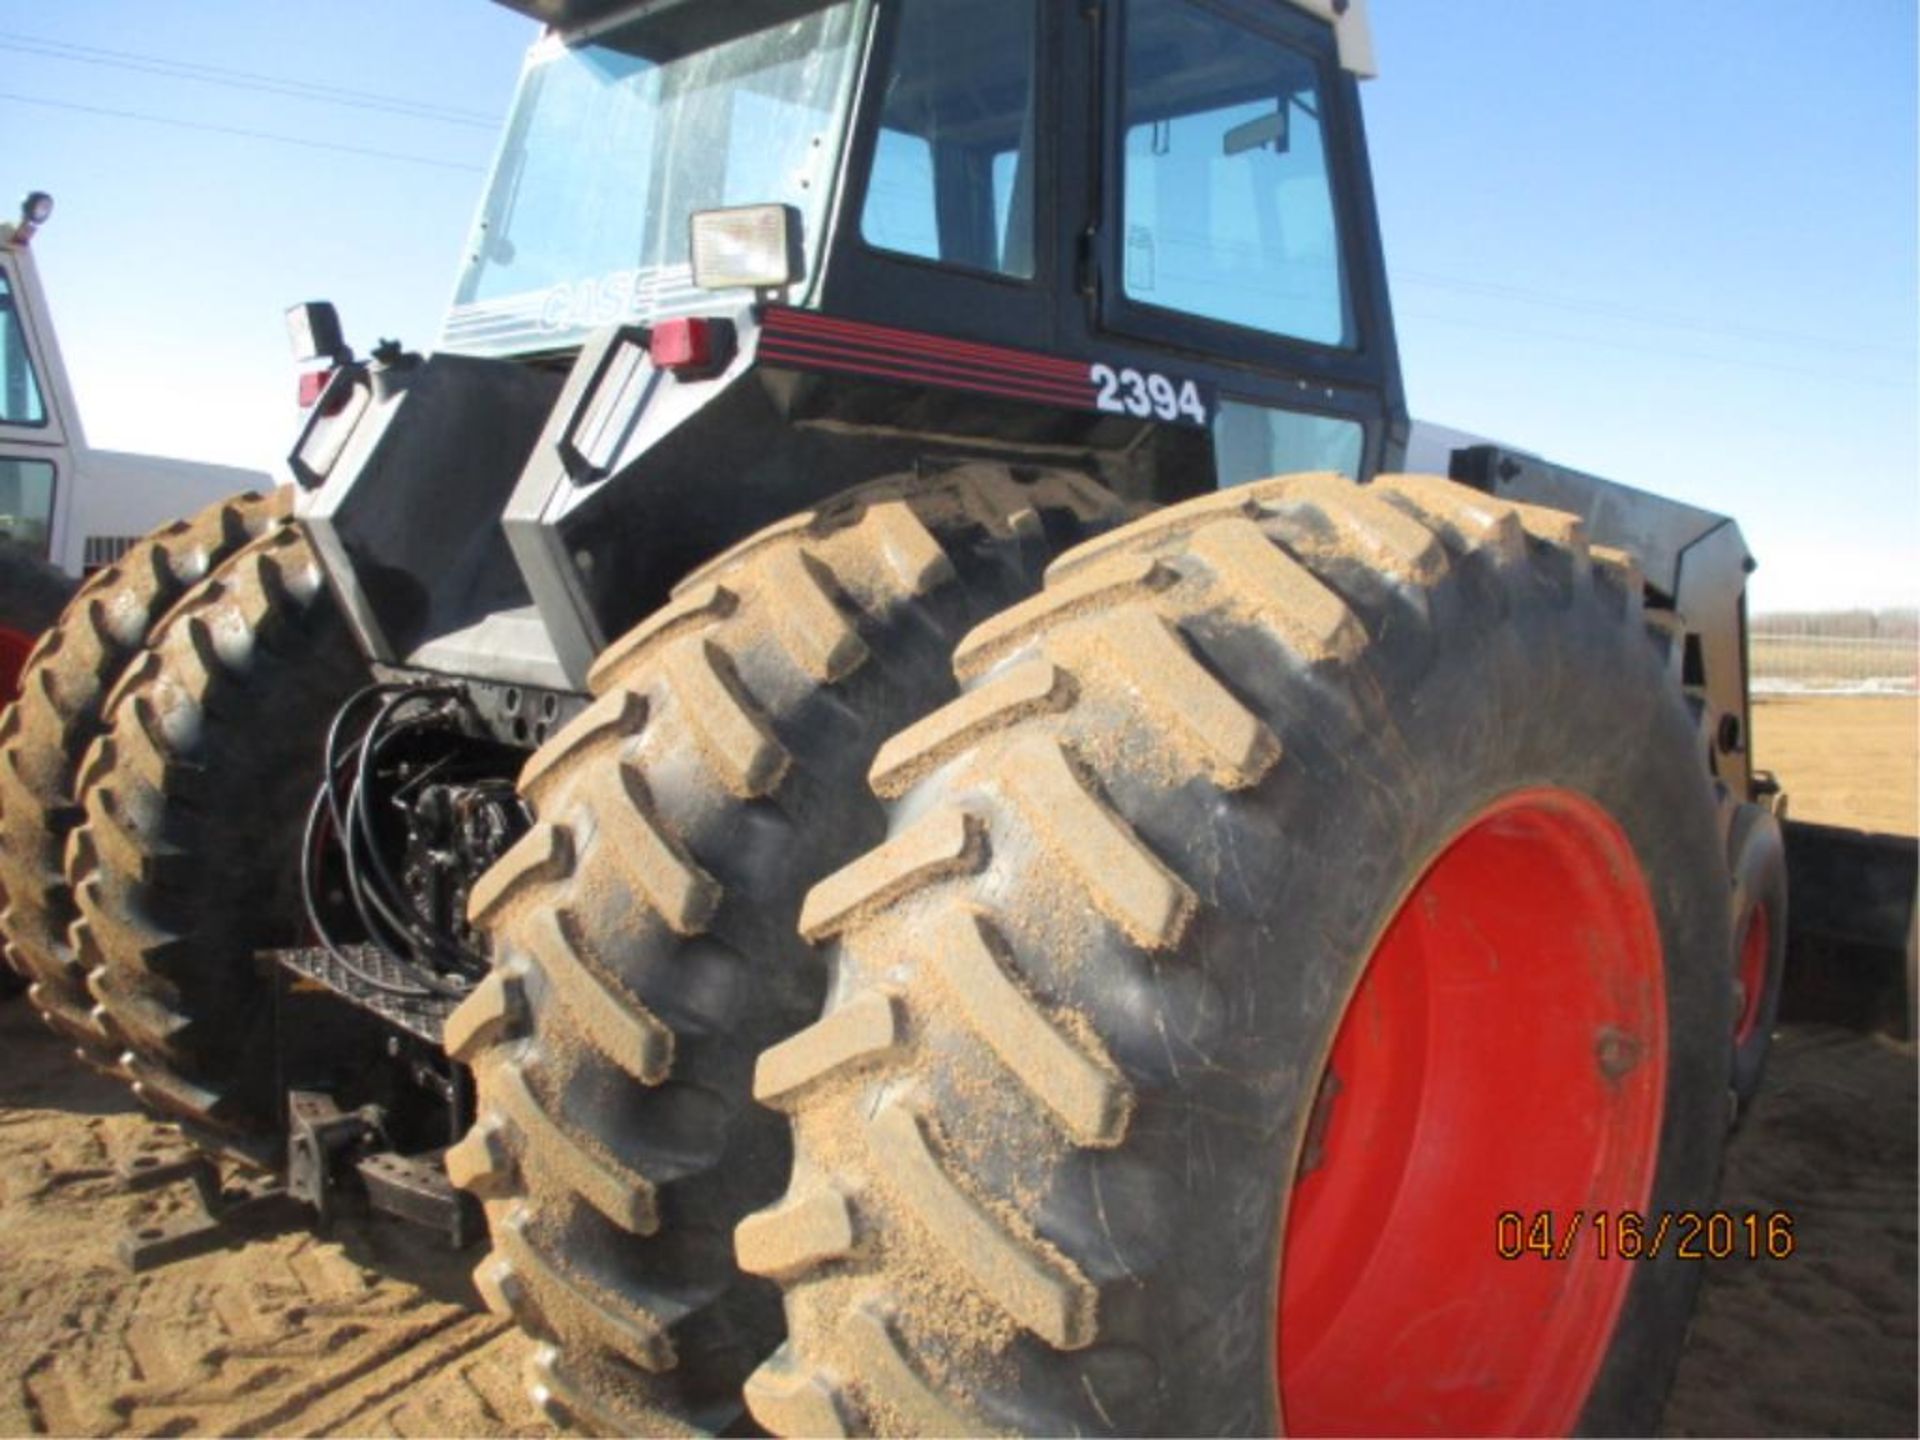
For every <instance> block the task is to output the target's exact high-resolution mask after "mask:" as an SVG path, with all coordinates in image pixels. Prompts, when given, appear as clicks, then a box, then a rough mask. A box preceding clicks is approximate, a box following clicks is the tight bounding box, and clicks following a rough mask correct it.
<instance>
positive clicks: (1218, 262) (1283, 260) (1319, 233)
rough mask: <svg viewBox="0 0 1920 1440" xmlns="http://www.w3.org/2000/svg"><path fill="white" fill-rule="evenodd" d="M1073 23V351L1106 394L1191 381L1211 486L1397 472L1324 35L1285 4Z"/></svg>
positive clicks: (1184, 0)
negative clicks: (1111, 372) (1092, 80)
mask: <svg viewBox="0 0 1920 1440" xmlns="http://www.w3.org/2000/svg"><path fill="white" fill-rule="evenodd" d="M1090 12H1091V13H1092V14H1093V15H1095V16H1097V21H1096V22H1095V23H1097V24H1098V25H1099V28H1100V31H1101V34H1100V35H1099V36H1098V37H1097V42H1096V44H1094V45H1093V46H1090V47H1089V50H1090V52H1091V53H1092V55H1093V57H1094V60H1095V64H1096V65H1097V67H1098V71H1099V77H1098V85H1099V94H1098V98H1097V101H1096V106H1095V110H1096V113H1097V114H1098V116H1099V124H1100V129H1101V135H1100V137H1099V139H1098V141H1097V143H1096V144H1095V145H1094V146H1093V147H1092V148H1091V153H1090V164H1092V165H1093V166H1095V167H1097V170H1098V178H1097V181H1096V183H1094V184H1093V185H1091V186H1089V189H1090V191H1091V192H1092V193H1093V194H1095V195H1096V196H1098V197H1099V199H1098V202H1097V211H1096V213H1095V214H1093V215H1091V216H1090V217H1089V228H1088V237H1089V238H1088V241H1087V242H1086V246H1085V248H1086V251H1087V254H1086V261H1087V263H1088V265H1089V267H1090V268H1091V270H1092V272H1093V273H1092V276H1091V283H1089V284H1088V285H1087V286H1086V287H1085V292H1086V293H1085V294H1084V295H1083V297H1082V299H1081V304H1080V305H1079V307H1078V310H1079V314H1080V315H1081V316H1082V317H1083V319H1082V321H1081V323H1083V324H1086V325H1088V326H1089V327H1090V328H1091V329H1092V331H1093V335H1092V336H1091V343H1092V345H1093V347H1094V348H1095V349H1097V350H1102V351H1107V352H1111V353H1113V354H1115V355H1116V356H1118V357H1119V358H1118V359H1116V361H1115V368H1119V369H1120V373H1121V374H1122V377H1123V379H1124V378H1125V377H1126V376H1128V375H1130V374H1132V373H1134V372H1136V371H1137V372H1138V373H1140V374H1141V375H1142V377H1143V379H1144V381H1147V382H1157V381H1159V379H1160V378H1161V376H1162V375H1165V376H1167V377H1168V378H1169V379H1171V380H1173V381H1174V382H1175V383H1177V384H1181V385H1184V383H1185V380H1186V379H1187V378H1189V377H1192V378H1197V379H1198V380H1199V381H1200V383H1201V385H1202V386H1203V387H1204V392H1205V393H1206V395H1207V401H1206V404H1207V409H1208V426H1209V429H1210V430H1211V433H1212V437H1213V442H1214V443H1213V448H1214V464H1215V483H1217V484H1219V485H1223V486H1224V485H1233V484H1239V483H1243V482H1245V481H1248V480H1254V479H1258V478H1262V477H1264V476H1268V475H1274V474H1284V473H1287V472H1290V471H1298V470H1336V471H1340V472H1341V473H1344V474H1347V475H1350V476H1352V477H1353V478H1354V479H1356V480H1362V479H1367V478H1370V477H1371V476H1372V475H1373V474H1374V473H1377V472H1378V471H1379V470H1380V469H1382V468H1384V467H1385V466H1386V465H1387V464H1389V463H1397V458H1398V454H1399V452H1400V451H1401V450H1402V449H1403V448H1404V445H1405V439H1406V407H1405V400H1404V397H1403V394H1402V391H1401V383H1400V373H1399V364H1398V358H1397V353H1396V349H1395V344H1394V335H1393V324H1392V317H1391V313H1390V311H1389V308H1388V303H1387V290H1386V280H1385V273H1384V267H1383V265H1382V262H1381V254H1380V245H1379V227H1378V221H1377V219H1376V216H1375V211H1374V201H1373V193H1372V187H1371V179H1370V176H1369V174H1368V168H1367V157H1366V141H1365V135H1364V131H1363V128H1362V125H1361V118H1360V102H1359V91H1358V86H1357V84H1356V82H1355V80H1354V78H1353V77H1352V76H1351V75H1349V74H1347V73H1345V72H1343V71H1342V70H1341V68H1340V65H1339V60H1338V55H1337V51H1336V47H1335V44H1334V38H1333V31H1332V27H1331V26H1329V25H1327V24H1325V23H1324V22H1322V21H1320V20H1318V19H1316V18H1315V17H1313V16H1311V15H1309V14H1306V13H1304V12H1303V11H1302V10H1301V9H1300V8H1299V7H1297V6H1295V5H1292V4H1290V3H1285V0H1100V3H1099V4H1098V5H1097V6H1096V7H1090ZM1122 367H1124V368H1122ZM1162 388H1164V387H1162ZM1123 398H1124V392H1123Z"/></svg>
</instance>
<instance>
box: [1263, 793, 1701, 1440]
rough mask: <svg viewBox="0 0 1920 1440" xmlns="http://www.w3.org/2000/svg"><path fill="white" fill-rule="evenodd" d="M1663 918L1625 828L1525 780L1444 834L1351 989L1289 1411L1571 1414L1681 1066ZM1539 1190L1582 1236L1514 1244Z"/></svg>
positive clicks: (1338, 1427)
mask: <svg viewBox="0 0 1920 1440" xmlns="http://www.w3.org/2000/svg"><path fill="white" fill-rule="evenodd" d="M1666 1032H1667V1015H1666V987H1665V971H1664V966H1663V964H1662V959H1661V946H1660V937H1659V929H1658V926H1657V924H1656V922H1655V919H1654V913H1653V903H1652V899H1651V897H1650V895H1649V892H1648V887H1647V883H1646V879H1645V877H1644V875H1643V874H1642V873H1641V870H1640V867H1639V864H1638V862H1637V861H1636V860H1635V858H1634V854H1633V849H1632V846H1631V845H1630V844H1629V842H1628V840H1627V838H1626V836H1625V834H1624V833H1622V831H1621V829H1620V827H1619V826H1618V825H1617V824H1616V823H1615V822H1614V820H1613V819H1612V817H1610V816H1609V815H1608V814H1607V813H1606V812H1605V811H1604V810H1602V809H1601V808H1600V807H1599V806H1598V805H1596V804H1595V803H1594V802H1593V801H1591V800H1589V799H1587V798H1585V797H1584V796H1581V795H1577V794H1574V793H1572V792H1570V791H1565V790H1558V789H1529V790H1524V791H1520V792H1517V793H1514V794H1511V795H1509V796H1507V797H1506V798H1504V799H1502V800H1500V801H1499V802H1498V803H1496V804H1494V805H1492V806H1490V807H1489V808H1488V809H1486V810H1483V811H1482V812H1480V813H1479V814H1478V815H1476V816H1475V817H1474V818H1473V819H1472V820H1471V821H1469V822H1468V823H1467V824H1466V825H1464V826H1463V827H1461V829H1460V830H1459V831H1458V832H1457V833H1456V834H1455V835H1454V836H1453V838H1452V839H1451V840H1450V841H1448V843H1447V844H1446V845H1444V846H1442V847H1441V848H1440V849H1439V850H1438V852H1437V853H1436V858H1435V859H1434V860H1433V861H1432V862H1431V864H1429V865H1428V866H1427V868H1426V869H1425V871H1424V872H1423V873H1422V875H1421V878H1420V879H1419V881H1418V882H1417V883H1416V884H1415V885H1414V887H1413V889H1412V891H1411V893H1410V894H1408V895H1407V897H1406V898H1405V900H1404V901H1403V902H1402V903H1401V904H1400V906H1399V908H1398V909H1397V910H1396V912H1395V914H1394V916H1393V919H1392V920H1391V921H1390V922H1389V923H1388V925H1387V927H1386V928H1385V930H1384V931H1383V932H1382V934H1381V938H1380V940H1379V942H1378V944H1377V946H1376V947H1375V949H1374V952H1373V954H1372V955H1371V957H1369V959H1368V962H1367V964H1366V966H1365V968H1364V970H1363V971H1362V973H1361V977H1360V980H1359V983H1358V984H1357V986H1356V988H1355V990H1354V993H1353V995H1352V997H1351V998H1350V1000H1349V1001H1348V1004H1347V1008H1346V1010H1345V1012H1344V1014H1343V1016H1342V1019H1341V1023H1340V1027H1339V1029H1338V1031H1337V1032H1336V1034H1335V1036H1334V1042H1333V1045H1332V1049H1331V1052H1330V1055H1329V1057H1328V1061H1327V1065H1326V1067H1325V1070H1324V1072H1323V1077H1322V1082H1321V1084H1320V1086H1319V1092H1318V1093H1319V1099H1318V1100H1317V1101H1316V1103H1315V1106H1314V1114H1313V1119H1312V1120H1311V1122H1310V1123H1309V1125H1308V1135H1307V1140H1306V1143H1305V1145H1304V1147H1303V1153H1302V1154H1301V1156H1300V1159H1299V1162H1298V1166H1297V1168H1296V1170H1295V1174H1294V1185H1293V1190H1292V1195H1291V1199H1290V1204H1289V1207H1288V1208H1289V1213H1288V1216H1287V1221H1286V1225H1287V1232H1286V1237H1285V1240H1286V1243H1285V1245H1284V1246H1283V1247H1282V1264H1281V1273H1280V1275H1279V1277H1278V1281H1277V1285H1276V1294H1277V1299H1276V1305H1277V1311H1278V1313H1277V1315H1276V1325H1275V1336H1276V1347H1275V1349H1276V1353H1275V1364H1276V1374H1277V1381H1278V1385H1279V1392H1280V1402H1281V1409H1282V1414H1283V1416H1284V1419H1285V1427H1286V1429H1287V1431H1288V1432H1289V1433H1293V1434H1348V1435H1496V1434H1533V1435H1548V1434H1565V1433H1567V1432H1569V1431H1570V1430H1571V1429H1572V1428H1573V1427H1574V1425H1575V1423H1576V1422H1577V1420H1578V1419H1579V1416H1580V1412H1581V1410H1582V1408H1583V1407H1584V1405H1585V1403H1586V1400H1587V1397H1588V1396H1589V1394H1590V1393H1591V1392H1592V1390H1593V1386H1594V1382H1595V1379H1596V1377H1597V1376H1598V1374H1599V1370H1600V1365H1601V1361H1602V1360H1603V1358H1604V1357H1605V1355H1606V1352H1607V1348H1608V1343H1609V1341H1610V1340H1611V1338H1612V1335H1613V1332H1614V1327H1615V1325H1616V1323H1617V1321H1618V1319H1619V1316H1620V1311H1621V1307H1622V1305H1623V1304H1624V1302H1625V1299H1626V1293H1627V1286H1628V1281H1629V1279H1630V1277H1631V1275H1632V1273H1633V1268H1634V1266H1635V1264H1637V1263H1643V1262H1636V1261H1631V1260H1621V1259H1619V1258H1617V1256H1616V1255H1614V1254H1612V1253H1609V1254H1608V1255H1607V1256H1606V1257H1605V1258H1602V1256H1601V1253H1600V1248H1599V1245H1598V1243H1597V1241H1598V1237H1597V1235H1596V1234H1595V1233H1593V1232H1592V1230H1591V1228H1589V1229H1588V1230H1586V1231H1585V1232H1582V1231H1579V1230H1573V1231H1570V1230H1569V1227H1571V1226H1572V1225H1573V1224H1574V1223H1575V1222H1574V1220H1573V1217H1574V1215H1575V1214H1576V1212H1578V1213H1579V1214H1580V1215H1581V1216H1582V1217H1583V1220H1584V1221H1586V1222H1587V1223H1588V1225H1589V1227H1590V1225H1591V1217H1592V1216H1594V1215H1595V1214H1597V1213H1598V1212H1600V1211H1606V1212H1607V1213H1608V1214H1609V1215H1615V1214H1618V1213H1619V1212H1621V1211H1623V1210H1626V1211H1636V1212H1637V1211H1642V1210H1644V1209H1645V1207H1646V1205H1647V1201H1648V1198H1649V1196H1650V1194H1651V1192H1652V1186H1653V1178H1654V1170H1655V1165H1656V1160H1657V1156H1658V1150H1659V1139H1660V1122H1661V1114H1662V1109H1663V1102H1664V1097H1665V1091H1666V1054H1667V1033H1666ZM1503 1212H1519V1214H1520V1215H1521V1216H1522V1217H1524V1222H1525V1224H1526V1225H1528V1226H1531V1225H1532V1224H1533V1220H1534V1217H1535V1216H1537V1215H1540V1214H1541V1213H1543V1212H1545V1213H1547V1214H1549V1215H1550V1216H1551V1217H1552V1221H1551V1227H1552V1228H1551V1233H1552V1236H1553V1239H1554V1242H1555V1245H1556V1247H1557V1245H1558V1244H1559V1242H1560V1241H1561V1239H1562V1237H1564V1236H1566V1235H1568V1234H1569V1233H1571V1234H1572V1236H1573V1239H1572V1243H1571V1244H1570V1245H1569V1246H1568V1248H1567V1253H1566V1255H1565V1258H1553V1259H1542V1258H1540V1257H1539V1256H1538V1255H1536V1254H1532V1253H1522V1254H1520V1255H1519V1256H1518V1258H1513V1259H1506V1258H1502V1256H1501V1254H1500V1251H1499V1249H1498V1245H1499V1224H1500V1216H1501V1215H1502V1213H1503Z"/></svg>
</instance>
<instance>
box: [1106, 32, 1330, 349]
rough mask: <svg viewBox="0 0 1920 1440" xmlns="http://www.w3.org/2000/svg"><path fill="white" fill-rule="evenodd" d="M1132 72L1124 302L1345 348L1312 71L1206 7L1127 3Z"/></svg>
mask: <svg viewBox="0 0 1920 1440" xmlns="http://www.w3.org/2000/svg"><path fill="white" fill-rule="evenodd" d="M1123 64H1124V69H1125V94H1124V99H1123V102H1122V113H1123V122H1124V147H1123V165H1124V169H1125V182H1124V187H1123V197H1122V206H1123V214H1122V222H1123V234H1124V242H1125V253H1124V263H1123V267H1122V270H1123V276H1122V284H1123V287H1124V290H1125V293H1126V296H1127V298H1128V299H1130V300H1133V301H1136V302H1138V303H1141V304H1145V305H1152V306H1157V307H1159V308H1162V309H1166V310H1175V311H1179V312H1181V313H1183V314H1188V315H1195V316H1199V317H1201V318H1203V319H1207V320H1216V321H1221V322H1224V323H1227V324H1231V325H1239V326H1244V327H1248V328H1251V329H1256V330H1262V331H1265V332H1268V333H1270V334H1274V335H1281V336H1286V337H1288V338H1291V339H1297V340H1307V341H1312V342H1315V343H1317V344H1322V345H1348V344H1350V343H1351V340H1352V335H1351V330H1352V322H1351V312H1350V306H1349V304H1348V300H1347V285H1346V277H1345V275H1344V274H1343V267H1342V263H1341V255H1340V236H1339V227H1338V225H1337V224H1336V223H1335V216H1334V192H1333V184H1332V179H1331V176H1330V173H1329V162H1328V157H1327V151H1326V144H1325V134H1324V127H1323V125H1322V120H1321V117H1322V116H1323V115H1324V114H1325V113H1326V111H1325V106H1324V96H1323V93H1322V91H1321V87H1320V80H1319V72H1318V70H1317V68H1316V66H1315V64H1314V62H1313V60H1312V58H1311V57H1310V56H1309V55H1307V54H1306V53H1305V52H1304V51H1301V50H1297V49H1295V48H1293V47H1292V46H1290V45H1288V44H1286V43H1285V42H1284V41H1282V40H1280V39H1279V38H1278V37H1277V36H1274V35H1270V34H1268V33H1267V32H1266V31H1265V30H1263V29H1258V28H1255V27H1253V26H1251V25H1249V24H1246V23H1242V22H1240V21H1237V20H1235V19H1234V18H1232V17H1231V16H1230V15H1228V14H1227V13H1225V12H1224V11H1222V10H1216V9H1214V8H1212V7H1211V6H1207V5H1203V4H1200V3H1197V0H1129V3H1128V5H1127V9H1126V34H1125V55H1124V60H1123Z"/></svg>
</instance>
